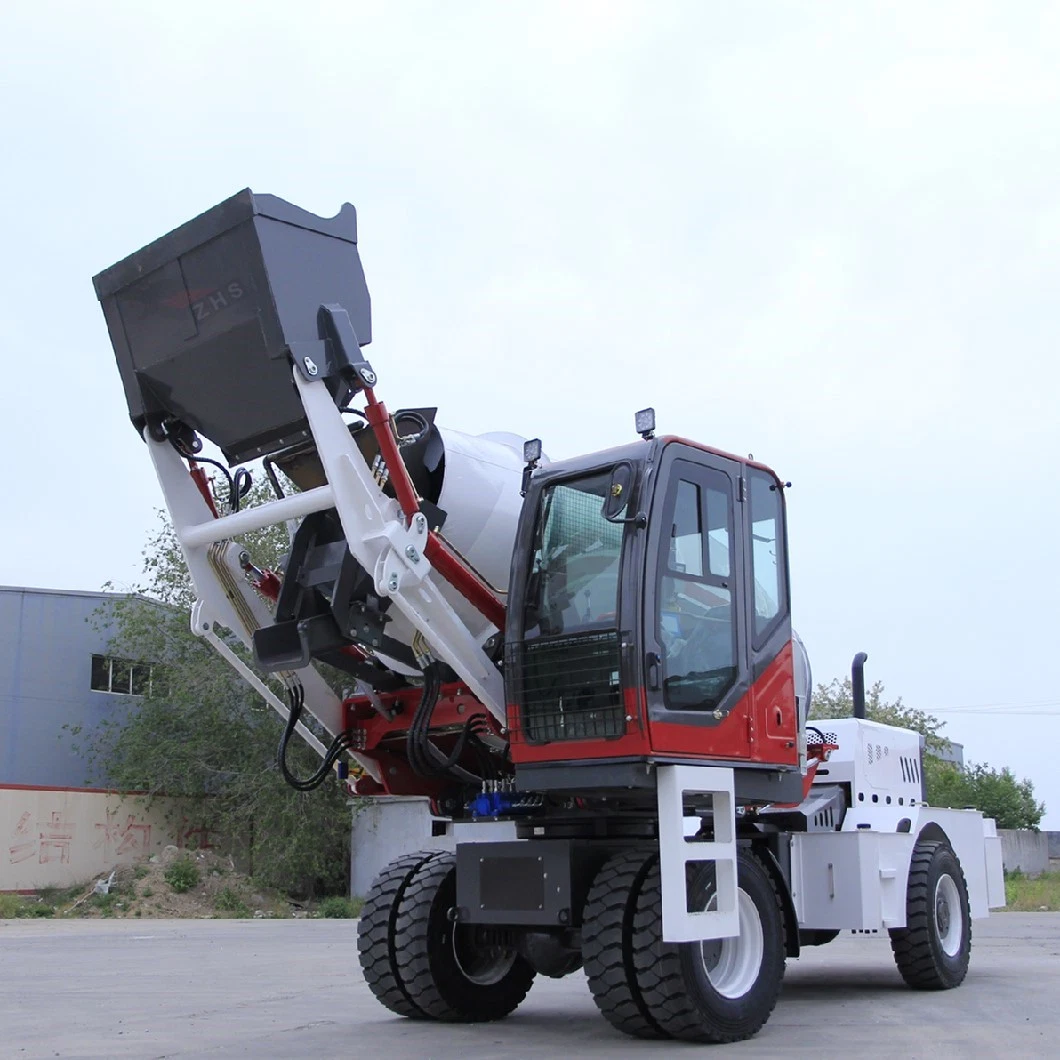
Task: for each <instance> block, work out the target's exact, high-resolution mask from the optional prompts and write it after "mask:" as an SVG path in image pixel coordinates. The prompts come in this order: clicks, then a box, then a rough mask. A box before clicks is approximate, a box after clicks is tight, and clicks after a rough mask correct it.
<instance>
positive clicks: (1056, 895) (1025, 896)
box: [1005, 872, 1060, 913]
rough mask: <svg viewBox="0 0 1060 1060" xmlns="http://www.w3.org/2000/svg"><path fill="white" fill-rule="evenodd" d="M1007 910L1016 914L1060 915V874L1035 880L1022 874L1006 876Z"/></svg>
mask: <svg viewBox="0 0 1060 1060" xmlns="http://www.w3.org/2000/svg"><path fill="white" fill-rule="evenodd" d="M1005 902H1006V906H1005V908H1006V909H1009V910H1010V911H1012V912H1014V913H1044V912H1051V913H1060V872H1043V873H1042V874H1041V876H1036V877H1034V878H1033V879H1031V878H1029V877H1026V876H1024V875H1023V873H1022V872H1013V873H1006V874H1005Z"/></svg>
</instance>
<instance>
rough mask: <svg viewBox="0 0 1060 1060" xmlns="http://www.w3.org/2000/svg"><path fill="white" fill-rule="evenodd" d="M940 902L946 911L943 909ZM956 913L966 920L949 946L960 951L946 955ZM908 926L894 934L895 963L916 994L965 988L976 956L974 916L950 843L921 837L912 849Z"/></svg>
mask: <svg viewBox="0 0 1060 1060" xmlns="http://www.w3.org/2000/svg"><path fill="white" fill-rule="evenodd" d="M947 879H948V880H949V881H951V882H950V883H946V882H945V881H946V880H947ZM940 898H941V901H942V903H943V905H944V908H939V902H940ZM954 904H956V905H957V908H956V909H954V908H952V907H953V905H954ZM957 913H959V914H960V916H961V921H960V923H959V925H954V926H953V931H952V938H950V940H949V947H948V948H949V949H950V950H951V951H955V952H951V953H947V952H946V949H947V947H946V941H947V936H948V935H949V931H948V928H949V926H950V925H951V923H952V918H953V917H954V915H955V914H957ZM905 923H906V926H905V927H904V928H892V929H891V932H890V935H891V949H892V951H893V952H894V963H895V964H896V965H898V971H899V972H901V974H902V978H903V979H904V980H905V981H906V982H907V983H908V984H909V985H910V986H911V987H913V989H914V990H952V989H953V987H955V986H960V984H961V983H962V982H963V981H964V977H965V975H967V974H968V961H969V958H970V957H971V952H972V918H971V910H970V909H969V906H968V886H967V884H966V883H965V881H964V873H963V872H962V871H961V863H960V861H959V860H958V858H957V855H956V854H955V853H954V852H953V848H952V847H951V846H950V845H949V844H948V843H945V842H942V841H941V840H936V839H922V840H920V841H919V842H918V843H917V845H916V846H915V847H914V848H913V857H912V860H911V861H910V864H909V882H908V884H907V887H906V900H905Z"/></svg>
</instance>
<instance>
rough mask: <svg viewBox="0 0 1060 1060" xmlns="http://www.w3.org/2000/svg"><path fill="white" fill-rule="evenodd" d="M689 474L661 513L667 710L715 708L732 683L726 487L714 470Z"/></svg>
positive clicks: (659, 597)
mask: <svg viewBox="0 0 1060 1060" xmlns="http://www.w3.org/2000/svg"><path fill="white" fill-rule="evenodd" d="M678 466H680V465H678ZM689 470H690V473H689V475H688V477H687V478H685V477H677V478H676V480H675V481H674V483H673V485H671V487H670V490H669V495H668V498H667V506H666V508H665V509H664V527H665V529H664V536H663V540H662V547H663V548H664V549H665V552H666V554H665V556H664V557H663V562H662V563H660V564H659V571H660V576H659V582H658V585H657V588H656V602H657V607H658V615H657V628H656V633H657V637H658V640H659V642H660V644H662V646H663V648H664V659H663V699H664V702H665V704H666V706H667V707H668V708H670V709H671V710H713V709H714V708H715V707H716V706H718V704H719V703H720V702H721V700H722V698H723V696H724V695H725V693H726V692H727V691H728V690H729V688H730V687H731V686H732V684H733V682H734V681H735V680H736V616H735V614H734V610H733V593H732V586H731V584H730V581H729V573H730V556H731V554H732V534H733V502H732V490H731V487H730V485H729V480H728V478H727V477H726V476H725V475H723V474H721V473H720V472H715V471H712V470H710V469H707V468H694V469H693V468H692V467H691V466H690V469H689Z"/></svg>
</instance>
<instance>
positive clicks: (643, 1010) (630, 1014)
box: [582, 850, 665, 1038]
mask: <svg viewBox="0 0 1060 1060" xmlns="http://www.w3.org/2000/svg"><path fill="white" fill-rule="evenodd" d="M658 860H659V859H658V855H656V854H649V853H646V852H644V851H635V850H628V851H625V852H624V853H621V854H616V855H615V856H614V857H612V858H611V859H610V860H609V861H607V862H606V863H605V864H604V866H603V868H601V869H600V871H599V872H598V873H597V874H596V878H595V879H594V880H593V885H592V887H591V888H590V889H589V896H588V898H587V899H586V902H585V911H584V913H583V914H582V957H583V959H584V962H585V974H586V976H587V977H588V980H589V990H590V991H591V992H592V995H593V1000H594V1001H595V1002H596V1006H597V1008H599V1009H600V1011H601V1012H602V1013H603V1014H604V1017H605V1018H606V1019H607V1021H608V1022H609V1023H610V1024H611V1026H612V1027H616V1028H617V1029H618V1030H620V1031H623V1032H624V1033H625V1034H630V1035H632V1036H633V1037H635V1038H662V1037H665V1035H664V1034H663V1032H662V1030H661V1029H660V1028H659V1025H658V1023H656V1022H655V1020H654V1019H653V1018H652V1015H651V1013H650V1012H649V1011H648V1007H647V1005H645V1004H644V999H643V998H642V997H641V996H640V988H639V987H638V986H637V975H636V971H635V969H634V967H633V914H634V912H635V910H636V907H637V896H638V894H639V893H640V889H641V885H642V884H643V882H644V878H645V877H646V876H647V875H648V871H649V870H650V869H651V867H652V865H654V864H655V863H656V862H657V861H658Z"/></svg>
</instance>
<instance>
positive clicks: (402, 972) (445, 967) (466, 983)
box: [394, 853, 534, 1023]
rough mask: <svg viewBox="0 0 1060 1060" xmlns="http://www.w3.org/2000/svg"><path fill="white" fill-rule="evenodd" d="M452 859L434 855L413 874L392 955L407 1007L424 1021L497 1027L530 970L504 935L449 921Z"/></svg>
mask: <svg viewBox="0 0 1060 1060" xmlns="http://www.w3.org/2000/svg"><path fill="white" fill-rule="evenodd" d="M455 905H456V855H455V854H451V853H444V854H438V855H437V856H435V857H433V858H432V859H431V860H430V861H427V862H424V863H423V864H422V865H420V866H419V868H418V869H417V870H416V872H415V873H413V875H412V877H411V878H410V879H409V881H408V884H407V886H406V887H405V889H404V891H403V893H402V895H401V900H400V902H399V903H398V906H397V911H396V912H397V915H396V918H395V924H394V952H395V954H396V963H397V971H398V976H399V978H400V980H401V983H402V986H403V987H404V989H405V991H406V993H407V995H408V997H409V999H410V1000H411V1001H412V1003H413V1004H414V1005H415V1006H416V1008H417V1009H418V1011H419V1012H422V1013H423V1015H425V1016H426V1017H428V1018H430V1019H437V1020H446V1021H450V1022H454V1023H479V1022H485V1021H487V1020H498V1019H503V1018H504V1017H505V1016H507V1015H508V1014H509V1013H510V1012H512V1011H514V1009H515V1008H516V1006H518V1005H519V1003H520V1002H521V1001H522V1000H523V998H524V997H526V994H527V991H529V989H530V986H531V984H532V983H533V981H534V969H533V968H531V967H530V965H529V964H528V963H527V961H526V960H525V959H524V958H523V957H521V956H520V955H519V954H518V953H517V952H516V951H515V950H514V949H513V948H512V947H511V946H510V945H507V944H506V940H505V939H504V937H503V932H500V931H498V930H496V929H490V928H487V927H482V926H477V925H473V924H460V923H456V922H454V921H453V920H451V919H450V912H451V910H452V909H453V908H454V906H455Z"/></svg>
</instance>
